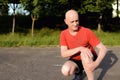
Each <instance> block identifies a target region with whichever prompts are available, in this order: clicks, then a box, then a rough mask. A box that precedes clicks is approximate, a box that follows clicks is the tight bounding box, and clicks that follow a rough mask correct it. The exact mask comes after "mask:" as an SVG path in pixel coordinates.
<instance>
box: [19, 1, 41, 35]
mask: <svg viewBox="0 0 120 80" xmlns="http://www.w3.org/2000/svg"><path fill="white" fill-rule="evenodd" d="M20 2H21V4H22V5H23V6H24V7H25V9H26V10H28V11H29V12H30V15H31V19H32V31H31V32H32V36H34V24H35V21H36V20H38V18H39V17H40V15H41V13H42V10H41V9H42V5H41V4H42V3H43V0H20Z"/></svg>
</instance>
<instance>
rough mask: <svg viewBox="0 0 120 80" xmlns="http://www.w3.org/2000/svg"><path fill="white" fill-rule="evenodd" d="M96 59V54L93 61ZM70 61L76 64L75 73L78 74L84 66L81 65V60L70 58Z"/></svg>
mask: <svg viewBox="0 0 120 80" xmlns="http://www.w3.org/2000/svg"><path fill="white" fill-rule="evenodd" d="M96 59H97V55H94V59H93V60H94V61H95V60H96ZM69 60H70V61H73V62H74V63H76V64H77V66H78V68H77V69H76V72H75V73H76V74H80V73H82V72H83V70H84V68H83V65H82V61H81V60H74V59H72V58H70V59H69Z"/></svg>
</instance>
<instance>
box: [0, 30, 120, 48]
mask: <svg viewBox="0 0 120 80" xmlns="http://www.w3.org/2000/svg"><path fill="white" fill-rule="evenodd" d="M94 32H95V34H96V35H97V36H98V38H99V39H100V40H101V41H102V42H103V43H104V44H105V45H108V46H119V45H120V32H101V33H98V32H97V31H94ZM59 36H60V30H54V29H48V28H43V29H41V30H35V31H34V36H33V37H32V36H31V32H29V33H27V34H22V33H15V34H14V36H13V35H11V33H9V34H0V47H21V46H23V47H46V46H58V45H59Z"/></svg>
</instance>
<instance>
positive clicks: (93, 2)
mask: <svg viewBox="0 0 120 80" xmlns="http://www.w3.org/2000/svg"><path fill="white" fill-rule="evenodd" d="M114 1H115V0H84V1H83V3H82V7H81V9H82V10H83V11H82V10H81V9H78V11H79V12H81V13H84V12H97V13H98V14H99V17H98V20H99V22H98V29H97V30H98V32H99V33H100V31H101V21H102V18H103V13H104V11H105V10H106V9H111V8H112V3H113V2H114Z"/></svg>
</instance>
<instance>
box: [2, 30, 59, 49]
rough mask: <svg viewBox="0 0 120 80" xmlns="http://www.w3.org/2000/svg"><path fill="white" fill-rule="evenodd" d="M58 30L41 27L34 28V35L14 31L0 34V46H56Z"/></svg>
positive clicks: (57, 43)
mask: <svg viewBox="0 0 120 80" xmlns="http://www.w3.org/2000/svg"><path fill="white" fill-rule="evenodd" d="M59 34H60V31H59V30H52V29H48V28H43V29H41V30H35V36H34V37H31V35H30V33H28V34H20V33H16V34H15V35H14V36H12V35H11V34H5V35H0V37H1V38H0V47H20V46H25V47H26V46H31V47H32V46H36V47H41V46H56V45H59Z"/></svg>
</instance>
